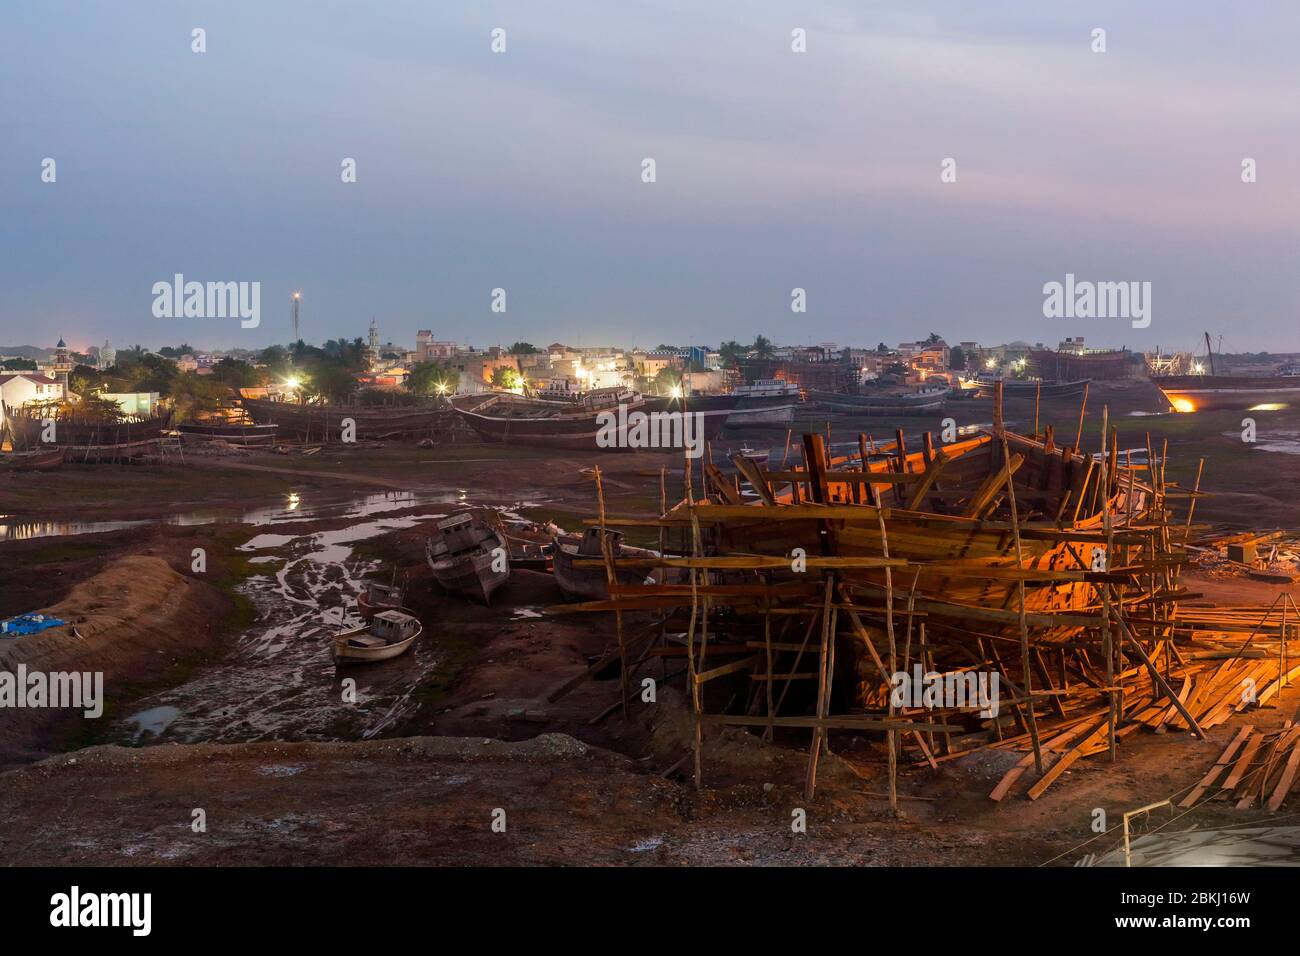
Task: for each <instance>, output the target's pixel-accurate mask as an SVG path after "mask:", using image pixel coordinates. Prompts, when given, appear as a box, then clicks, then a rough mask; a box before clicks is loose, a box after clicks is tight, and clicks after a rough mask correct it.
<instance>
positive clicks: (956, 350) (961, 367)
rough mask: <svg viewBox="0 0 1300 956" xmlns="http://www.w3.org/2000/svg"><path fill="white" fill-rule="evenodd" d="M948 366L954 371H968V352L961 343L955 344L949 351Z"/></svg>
mask: <svg viewBox="0 0 1300 956" xmlns="http://www.w3.org/2000/svg"><path fill="white" fill-rule="evenodd" d="M948 368H950V369H952V370H953V371H954V372H964V371H966V353H965V352H964V351H962V347H961V346H960V345H954V346H953V347H952V349H951V350H950V351H949V352H948Z"/></svg>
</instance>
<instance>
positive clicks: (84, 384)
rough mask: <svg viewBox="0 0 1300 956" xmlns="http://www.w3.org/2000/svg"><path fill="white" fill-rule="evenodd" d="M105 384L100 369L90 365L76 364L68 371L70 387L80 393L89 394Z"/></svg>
mask: <svg viewBox="0 0 1300 956" xmlns="http://www.w3.org/2000/svg"><path fill="white" fill-rule="evenodd" d="M102 384H103V376H101V375H100V374H99V370H98V369H95V368H91V367H90V366H89V365H76V366H74V367H73V369H72V371H71V372H69V373H68V389H69V390H70V391H73V392H76V393H77V394H78V395H88V394H89V393H90V392H92V391H94V390H95V389H97V388H99V387H100V385H102Z"/></svg>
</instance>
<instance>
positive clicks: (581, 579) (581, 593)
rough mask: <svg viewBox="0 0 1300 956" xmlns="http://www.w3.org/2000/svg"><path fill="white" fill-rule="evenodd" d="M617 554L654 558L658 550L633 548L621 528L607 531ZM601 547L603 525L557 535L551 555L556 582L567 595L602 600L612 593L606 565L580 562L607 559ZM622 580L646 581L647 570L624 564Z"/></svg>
mask: <svg viewBox="0 0 1300 956" xmlns="http://www.w3.org/2000/svg"><path fill="white" fill-rule="evenodd" d="M605 534H606V535H608V538H609V546H610V548H611V550H612V551H613V554H614V558H615V559H616V560H617V559H619V558H653V557H655V552H653V551H649V550H647V549H645V548H630V547H628V546H627V545H625V544H623V533H622V532H621V531H609V530H607V531H606V532H605ZM604 557H605V556H604V554H603V553H602V552H601V549H600V529H599V528H588V529H587V530H586V531H585V532H584V533H583V534H581V535H557V536H556V538H555V541H554V542H553V544H552V550H551V558H552V563H553V567H554V571H555V583H556V584H557V585H559V587H560V590H561V591H563V592H564V596H565V597H567V598H573V599H575V600H583V601H602V600H604V599H606V598H608V597H609V578H608V576H607V572H606V570H605V567H604V566H603V565H599V566H597V565H592V566H590V567H583V566H579V564H578V562H590V561H603V560H604ZM616 579H617V581H618V582H619V583H620V584H643V583H645V581H646V572H644V571H636V570H632V569H629V568H620V569H619V570H618V574H617V578H616Z"/></svg>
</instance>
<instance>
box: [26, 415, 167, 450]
mask: <svg viewBox="0 0 1300 956" xmlns="http://www.w3.org/2000/svg"><path fill="white" fill-rule="evenodd" d="M3 417H4V420H5V422H6V423H7V425H8V428H9V438H10V442H11V443H12V444H13V447H14V448H15V449H16V450H18V451H49V450H52V449H55V448H61V449H64V450H65V451H66V452H67V454H66V455H65V456H64V460H65V461H70V462H73V461H81V460H101V459H104V458H107V457H118V458H131V457H135V456H136V455H138V454H144V453H146V452H147V451H150V450H153V449H154V448H156V446H157V442H158V440H159V439H160V438H161V437H162V436H163V433H164V432H166V431H167V430H168V428H169V427H170V424H171V417H172V413H171V409H162V410H159V411H156V412H155V413H154V414H152V415H112V416H101V415H98V414H94V413H91V412H87V411H84V410H82V409H80V408H78V407H76V406H63V407H62V408H59V409H57V410H50V409H48V408H44V407H33V406H30V405H25V406H19V407H18V408H8V407H6V408H5V409H4V416H3Z"/></svg>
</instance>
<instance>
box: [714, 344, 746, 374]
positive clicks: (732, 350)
mask: <svg viewBox="0 0 1300 956" xmlns="http://www.w3.org/2000/svg"><path fill="white" fill-rule="evenodd" d="M748 354H749V349H747V348H745V346H743V345H741V344H740V343H739V342H737V341H736V340H735V339H728V340H727V341H725V342H723V343H722V344H721V345H719V346H718V355H719V357H720V358H721V359H722V364H723V366H725V367H726V368H735V367H736V366H737V365H739V364H740V360H741V359H743V358H745V357H746V356H747V355H748Z"/></svg>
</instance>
